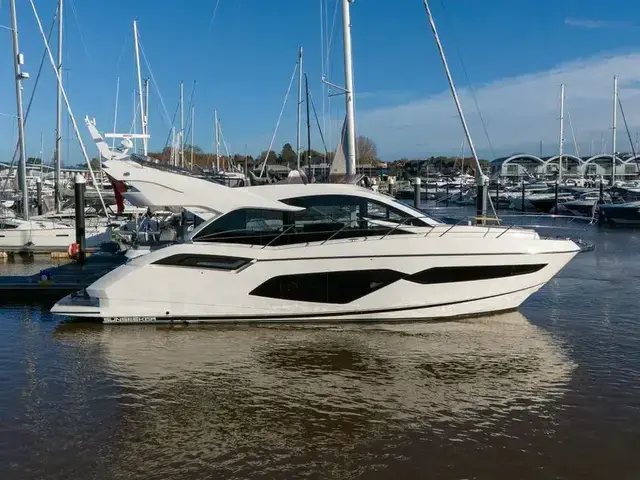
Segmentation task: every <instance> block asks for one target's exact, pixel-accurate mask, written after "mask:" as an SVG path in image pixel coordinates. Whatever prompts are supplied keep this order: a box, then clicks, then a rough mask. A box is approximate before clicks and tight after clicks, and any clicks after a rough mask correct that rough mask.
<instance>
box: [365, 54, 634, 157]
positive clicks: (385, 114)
mask: <svg viewBox="0 0 640 480" xmlns="http://www.w3.org/2000/svg"><path fill="white" fill-rule="evenodd" d="M614 74H617V75H618V76H619V88H620V97H621V99H622V101H623V107H624V109H625V114H626V115H627V121H628V123H629V127H630V130H631V131H632V136H633V138H634V141H635V135H636V133H635V132H638V131H640V108H638V107H639V106H640V54H637V53H633V54H619V55H614V56H609V57H598V58H592V59H588V60H579V61H574V62H570V63H567V64H563V65H560V66H557V67H555V68H553V69H551V70H548V71H544V72H538V73H533V74H526V75H521V76H517V77H513V78H506V79H502V80H498V81H495V82H492V83H489V84H486V85H482V86H479V87H477V88H475V89H474V91H475V96H476V98H477V101H478V104H479V107H480V112H481V113H482V116H483V118H484V120H485V123H486V126H487V130H488V132H489V136H490V138H491V143H492V145H493V148H494V151H495V154H496V155H497V156H501V155H507V154H509V153H513V152H519V151H530V152H531V153H538V152H539V144H540V141H543V142H544V145H545V154H548V155H551V154H552V153H553V152H555V150H556V149H557V144H558V124H559V122H558V117H559V100H560V91H559V88H560V87H559V86H560V84H561V83H564V84H565V85H566V93H565V98H566V102H565V108H566V114H565V115H566V116H565V138H566V145H567V146H566V149H567V150H565V151H567V153H572V151H573V148H572V145H573V141H572V135H571V128H570V122H569V118H570V119H571V124H572V125H573V130H574V132H575V135H576V137H577V143H578V148H579V153H580V155H587V154H589V153H590V150H591V149H592V148H594V149H595V150H596V151H594V153H599V151H600V148H601V143H602V142H601V138H602V136H603V135H604V139H605V142H606V143H607V145H609V146H610V145H611V125H612V97H613V75H614ZM443 75H444V74H443ZM459 96H460V100H461V102H462V106H463V109H464V111H465V115H466V117H467V121H468V123H469V126H470V130H471V133H472V136H473V140H474V143H475V145H476V148H477V149H478V150H479V154H480V155H481V156H482V157H483V158H490V157H491V156H492V155H493V153H492V151H491V149H490V148H489V142H488V141H487V138H486V136H485V135H484V131H483V128H482V124H481V121H480V118H479V115H478V113H477V110H476V108H475V103H474V101H473V97H472V95H471V93H470V92H469V90H468V89H464V88H461V89H460V90H459ZM618 127H619V134H618V145H619V148H618V150H619V151H626V150H630V147H629V141H628V137H627V134H626V131H625V129H624V124H623V122H622V118H621V117H620V118H619V120H618ZM357 129H358V133H359V134H363V135H367V136H369V137H371V138H373V139H374V140H375V141H376V143H377V145H378V150H379V154H380V156H381V158H384V159H394V158H398V157H409V158H412V157H421V156H425V155H431V154H457V152H459V149H460V143H461V141H462V140H463V132H462V128H461V126H460V121H459V119H458V117H457V114H456V110H455V105H454V103H453V100H452V98H451V95H450V93H449V91H448V90H447V91H445V92H442V93H440V94H437V95H433V96H430V97H427V98H423V99H418V100H414V101H411V102H408V103H404V104H400V105H397V106H393V107H383V108H375V109H366V108H359V109H358V114H357ZM592 144H593V145H592ZM607 148H610V147H607Z"/></svg>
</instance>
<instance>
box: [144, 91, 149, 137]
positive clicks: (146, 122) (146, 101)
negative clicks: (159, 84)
mask: <svg viewBox="0 0 640 480" xmlns="http://www.w3.org/2000/svg"><path fill="white" fill-rule="evenodd" d="M144 133H145V135H149V79H148V78H145V79H144ZM144 142H145V145H147V146H148V142H149V139H148V138H145V139H144Z"/></svg>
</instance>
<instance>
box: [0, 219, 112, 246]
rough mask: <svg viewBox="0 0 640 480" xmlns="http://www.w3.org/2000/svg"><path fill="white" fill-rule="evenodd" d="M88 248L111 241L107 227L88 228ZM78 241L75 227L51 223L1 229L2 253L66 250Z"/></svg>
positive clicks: (29, 223) (30, 222) (28, 222)
mask: <svg viewBox="0 0 640 480" xmlns="http://www.w3.org/2000/svg"><path fill="white" fill-rule="evenodd" d="M86 239H87V247H89V248H93V247H98V246H99V245H100V244H102V243H104V242H108V241H109V240H110V239H111V234H110V232H109V231H108V229H107V227H102V226H101V227H87V228H86ZM75 241H76V230H75V227H68V226H66V225H61V224H55V223H54V222H50V221H44V222H41V221H35V220H34V221H26V222H25V221H20V224H19V225H18V226H17V228H3V229H0V251H2V249H3V248H11V249H16V248H25V249H38V250H47V249H51V250H52V251H53V250H64V251H66V249H67V248H68V247H69V245H71V244H72V243H74V242H75Z"/></svg>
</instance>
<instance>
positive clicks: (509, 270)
mask: <svg viewBox="0 0 640 480" xmlns="http://www.w3.org/2000/svg"><path fill="white" fill-rule="evenodd" d="M546 266H547V265H546V264H535V265H481V266H473V267H435V268H429V269H427V270H423V271H421V272H418V273H414V274H413V275H409V276H408V277H406V278H405V280H409V281H410V282H414V283H422V284H433V283H457V282H473V281H475V280H490V279H493V278H504V277H513V276H516V275H527V274H529V273H535V272H537V271H539V270H542V269H543V268H544V267H546Z"/></svg>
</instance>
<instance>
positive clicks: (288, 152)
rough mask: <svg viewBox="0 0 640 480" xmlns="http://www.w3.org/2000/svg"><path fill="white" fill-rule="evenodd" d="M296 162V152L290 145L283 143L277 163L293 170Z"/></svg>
mask: <svg viewBox="0 0 640 480" xmlns="http://www.w3.org/2000/svg"><path fill="white" fill-rule="evenodd" d="M297 160H298V156H297V155H296V151H295V150H294V149H293V147H292V146H291V144H290V143H285V144H284V146H283V147H282V151H281V152H280V158H279V159H278V163H281V164H283V165H288V166H289V167H291V168H293V167H294V166H295V164H296V161H297Z"/></svg>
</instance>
